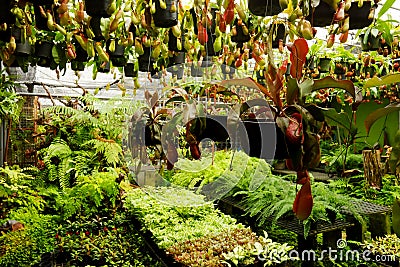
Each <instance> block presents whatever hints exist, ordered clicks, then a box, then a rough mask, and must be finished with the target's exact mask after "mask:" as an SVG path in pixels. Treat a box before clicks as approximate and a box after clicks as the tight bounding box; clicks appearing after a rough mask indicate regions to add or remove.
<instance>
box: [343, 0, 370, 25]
mask: <svg viewBox="0 0 400 267" xmlns="http://www.w3.org/2000/svg"><path fill="white" fill-rule="evenodd" d="M371 8H372V2H371V1H364V3H363V5H362V7H358V1H357V2H352V3H351V7H350V9H349V10H348V11H347V13H348V14H349V17H350V21H349V29H350V30H354V29H362V28H365V27H367V26H368V25H370V24H371V23H372V21H373V16H372V17H371V18H369V13H370V10H371Z"/></svg>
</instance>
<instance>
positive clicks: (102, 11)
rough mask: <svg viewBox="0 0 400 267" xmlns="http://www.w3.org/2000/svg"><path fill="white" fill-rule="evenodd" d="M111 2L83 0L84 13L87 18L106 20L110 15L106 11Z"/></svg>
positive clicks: (108, 0)
mask: <svg viewBox="0 0 400 267" xmlns="http://www.w3.org/2000/svg"><path fill="white" fill-rule="evenodd" d="M112 1H113V0H85V6H86V13H87V14H88V15H89V16H92V17H94V16H96V17H103V18H108V17H110V16H111V14H108V12H107V10H108V8H109V6H110V4H111V3H112Z"/></svg>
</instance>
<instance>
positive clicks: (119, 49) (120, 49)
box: [107, 40, 125, 58]
mask: <svg viewBox="0 0 400 267" xmlns="http://www.w3.org/2000/svg"><path fill="white" fill-rule="evenodd" d="M110 43H111V40H108V41H107V53H108V55H109V56H110V58H121V57H124V52H125V46H123V45H121V44H119V43H118V40H115V50H114V51H113V52H111V51H110Z"/></svg>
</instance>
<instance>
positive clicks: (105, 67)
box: [97, 61, 111, 73]
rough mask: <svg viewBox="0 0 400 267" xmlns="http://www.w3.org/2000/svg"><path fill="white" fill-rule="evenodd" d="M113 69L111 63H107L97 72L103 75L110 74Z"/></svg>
mask: <svg viewBox="0 0 400 267" xmlns="http://www.w3.org/2000/svg"><path fill="white" fill-rule="evenodd" d="M110 69H111V64H110V61H108V62H107V64H106V65H105V66H104V67H103V68H102V67H100V66H98V68H97V71H98V72H101V73H109V72H110Z"/></svg>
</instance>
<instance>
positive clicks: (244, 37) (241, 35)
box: [231, 20, 250, 43]
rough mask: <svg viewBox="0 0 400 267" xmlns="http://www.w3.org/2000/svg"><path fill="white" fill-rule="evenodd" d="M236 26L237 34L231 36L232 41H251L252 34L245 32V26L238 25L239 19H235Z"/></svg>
mask: <svg viewBox="0 0 400 267" xmlns="http://www.w3.org/2000/svg"><path fill="white" fill-rule="evenodd" d="M234 27H235V28H236V35H232V36H231V41H232V42H235V43H245V42H248V41H250V35H249V34H245V33H244V32H243V26H239V25H238V21H237V20H236V21H235V24H234Z"/></svg>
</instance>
